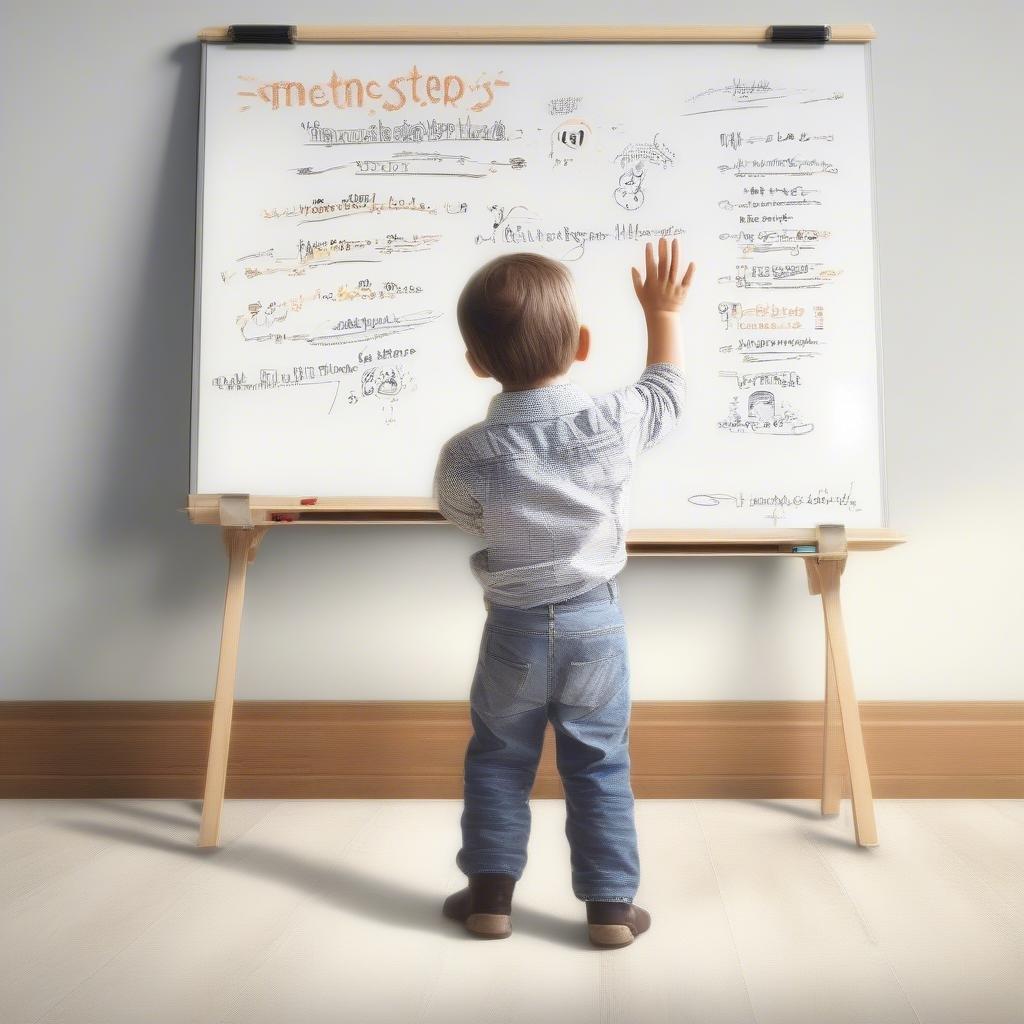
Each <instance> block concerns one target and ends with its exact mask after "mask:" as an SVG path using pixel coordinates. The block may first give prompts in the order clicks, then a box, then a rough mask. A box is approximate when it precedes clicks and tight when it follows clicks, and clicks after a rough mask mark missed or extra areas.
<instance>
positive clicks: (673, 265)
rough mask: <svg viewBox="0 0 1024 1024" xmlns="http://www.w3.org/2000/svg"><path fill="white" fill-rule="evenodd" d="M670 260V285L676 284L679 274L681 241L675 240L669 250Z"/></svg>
mask: <svg viewBox="0 0 1024 1024" xmlns="http://www.w3.org/2000/svg"><path fill="white" fill-rule="evenodd" d="M669 253H670V254H671V255H670V258H669V262H668V283H669V284H675V283H676V274H677V273H678V272H679V239H678V238H673V239H672V245H671V247H670V248H669Z"/></svg>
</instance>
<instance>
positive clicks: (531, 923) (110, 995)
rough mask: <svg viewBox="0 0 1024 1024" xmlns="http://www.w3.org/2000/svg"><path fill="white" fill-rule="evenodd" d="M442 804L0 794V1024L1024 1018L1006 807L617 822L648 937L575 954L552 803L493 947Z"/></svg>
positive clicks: (875, 1023) (794, 806)
mask: <svg viewBox="0 0 1024 1024" xmlns="http://www.w3.org/2000/svg"><path fill="white" fill-rule="evenodd" d="M459 811H460V805H459V804H458V803H457V802H454V801H412V800H409V801H403V800H391V801H370V800H352V801H252V800H250V801H231V802H229V803H228V805H227V807H226V811H225V826H224V836H223V838H224V846H223V847H222V848H221V849H219V850H216V851H198V850H196V849H195V847H194V842H195V837H196V829H197V824H198V806H197V805H196V804H194V803H191V802H182V801H173V800H109V801H104V800H96V801H90V800H80V801H70V800H69V801H6V802H0V1021H3V1022H4V1024H30V1022H37V1021H39V1022H43V1021H54V1022H56V1021H64V1022H68V1024H87V1022H96V1024H116V1022H130V1024H160V1022H167V1024H184V1022H199V1024H205V1022H210V1024H213V1022H240V1024H241V1022H244V1024H257V1022H273V1024H293V1022H294V1024H315V1022H320V1021H323V1022H327V1021H330V1022H332V1024H334V1022H339V1021H343V1022H345V1024H369V1022H387V1024H409V1022H437V1024H462V1022H466V1024H469V1022H473V1024H490V1022H507V1024H513V1022H528V1024H549V1022H550V1024H556V1022H557V1024H576V1022H580V1024H583V1022H586V1024H611V1022H621V1024H648V1022H665V1024H668V1022H671V1024H686V1022H691V1021H692V1022H695V1024H715V1022H723V1024H740V1022H746V1021H756V1022H759V1024H775V1022H778V1024H801V1022H805V1021H806V1022H813V1024H854V1022H857V1024H888V1022H894V1024H895V1022H904V1021H908V1022H927V1024H940V1022H942V1024H1001V1022H1006V1024H1010V1022H1014V1024H1019V1022H1020V1021H1021V1020H1022V1019H1024V982H1022V979H1024V885H1022V878H1024V870H1022V869H1024V863H1022V861H1024V801H1009V800H989V801H986V800H882V801H878V803H877V814H878V825H879V835H880V840H881V845H880V846H878V847H876V848H874V849H864V848H858V847H856V846H854V845H853V841H852V835H853V828H852V821H851V817H850V804H849V802H848V801H844V803H843V807H842V812H841V813H840V815H839V816H838V817H837V818H827V819H822V818H821V817H819V815H818V811H817V804H816V803H815V802H812V801H804V800H678V801H673V800H647V801H641V802H639V803H638V805H637V817H638V828H639V832H640V851H641V861H642V865H643V881H642V885H641V890H640V894H639V896H638V899H637V902H639V903H640V904H641V905H643V906H646V907H647V908H648V909H649V910H650V911H651V912H652V914H653V918H654V923H653V927H652V930H651V931H650V932H649V933H648V934H647V935H645V936H643V937H642V939H641V940H640V941H639V942H637V943H636V944H635V945H633V946H631V947H629V948H627V949H624V950H618V951H597V950H592V949H591V948H590V947H589V946H588V945H587V944H586V942H585V931H584V926H583V923H582V922H583V920H584V915H583V912H582V911H583V907H582V904H580V903H579V902H578V901H576V900H575V899H574V897H573V896H572V894H571V890H570V888H569V872H568V850H567V846H566V843H565V838H564V834H563V832H562V827H563V805H562V804H561V803H560V802H557V801H552V800H545V801H538V802H536V803H535V804H534V834H533V840H532V843H531V854H530V856H531V860H530V864H529V865H528V867H527V871H526V875H525V876H524V878H523V880H522V882H521V883H520V885H519V888H518V890H517V904H516V908H515V911H514V915H513V929H514V934H513V935H512V937H511V939H509V940H506V941H502V942H483V941H479V940H475V939H473V938H471V937H469V936H468V935H466V934H465V933H464V932H463V931H462V930H461V929H460V928H459V926H458V925H455V924H453V923H452V922H449V921H447V920H445V919H444V918H442V917H441V914H440V904H441V900H442V898H443V897H444V895H445V894H446V893H447V892H448V891H450V890H452V889H455V888H458V887H459V886H460V885H461V884H462V876H461V874H460V873H459V872H458V870H457V869H456V868H455V866H454V859H453V858H454V853H455V850H456V847H457V838H458V816H459Z"/></svg>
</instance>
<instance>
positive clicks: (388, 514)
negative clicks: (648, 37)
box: [181, 494, 906, 558]
mask: <svg viewBox="0 0 1024 1024" xmlns="http://www.w3.org/2000/svg"><path fill="white" fill-rule="evenodd" d="M305 500H306V501H307V502H308V501H309V500H310V499H308V498H307V499H305ZM181 511H185V512H187V513H188V517H189V519H190V520H191V521H192V522H193V523H198V524H202V525H207V526H223V527H235V528H241V529H246V528H249V529H252V528H255V527H287V526H298V525H306V526H331V525H335V526H337V525H345V524H348V525H354V526H358V525H365V526H381V525H384V524H386V523H398V524H404V525H413V524H424V523H428V524H429V523H434V524H441V523H444V522H445V519H444V518H443V517H442V515H441V513H440V512H438V510H437V505H436V504H435V503H434V502H433V501H432V500H431V499H430V498H317V499H316V501H315V503H314V504H303V499H302V498H295V497H280V496H274V495H249V494H237V495H226V494H190V495H189V496H188V508H187V509H182V510H181ZM817 540H818V531H817V529H816V528H815V527H813V526H812V527H806V528H795V527H782V528H777V529H759V530H753V529H731V530H631V531H630V533H629V535H628V537H627V542H626V547H627V549H628V551H629V553H630V554H631V555H780V554H781V555H793V557H803V558H813V557H816V555H817V553H816V552H793V551H792V550H791V549H792V548H794V547H801V546H808V545H812V544H816V543H817ZM905 541H906V537H904V536H903V535H902V534H900V533H897V532H896V531H895V530H886V529H869V530H855V529H851V530H847V531H846V546H847V549H848V550H850V551H882V550H884V549H886V548H891V547H895V546H896V545H897V544H903V543H904V542H905Z"/></svg>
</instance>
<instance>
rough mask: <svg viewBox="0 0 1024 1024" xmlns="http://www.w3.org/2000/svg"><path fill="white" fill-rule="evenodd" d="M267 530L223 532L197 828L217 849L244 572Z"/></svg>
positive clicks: (203, 843) (201, 839) (202, 841)
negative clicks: (222, 582) (213, 682)
mask: <svg viewBox="0 0 1024 1024" xmlns="http://www.w3.org/2000/svg"><path fill="white" fill-rule="evenodd" d="M266 530H267V528H266V527H255V528H249V529H245V528H239V527H225V529H224V544H225V546H226V547H227V549H228V585H227V592H226V594H225V595H224V623H223V626H222V627H221V634H220V659H219V661H218V663H217V689H216V692H215V694H214V698H213V727H212V729H211V731H210V755H209V758H208V760H207V763H206V789H205V791H204V793H203V817H202V821H201V823H200V825H199V845H200V846H216V845H217V843H218V840H219V838H220V812H221V808H222V807H223V805H224V786H225V784H226V782H227V775H228V749H229V747H230V744H231V716H232V712H233V711H234V702H235V670H236V668H237V665H238V638H239V634H240V632H241V628H242V602H243V599H244V597H245V569H246V566H247V565H248V563H249V562H251V561H252V560H253V558H254V557H255V555H256V549H257V547H259V543H260V541H261V540H262V539H263V535H264V533H266Z"/></svg>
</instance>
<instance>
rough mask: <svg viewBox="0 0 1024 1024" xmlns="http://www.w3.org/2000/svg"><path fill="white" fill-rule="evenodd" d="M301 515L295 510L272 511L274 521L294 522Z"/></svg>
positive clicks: (271, 517)
mask: <svg viewBox="0 0 1024 1024" xmlns="http://www.w3.org/2000/svg"><path fill="white" fill-rule="evenodd" d="M298 518H299V517H298V516H297V515H296V514H295V513H294V512H271V513H270V521H271V522H272V523H294V522H295V520H296V519H298Z"/></svg>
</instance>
